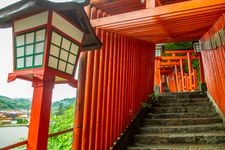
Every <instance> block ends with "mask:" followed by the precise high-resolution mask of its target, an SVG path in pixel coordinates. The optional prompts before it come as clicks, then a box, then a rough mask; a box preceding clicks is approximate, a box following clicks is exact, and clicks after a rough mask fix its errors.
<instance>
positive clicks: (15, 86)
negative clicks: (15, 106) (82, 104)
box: [0, 0, 76, 101]
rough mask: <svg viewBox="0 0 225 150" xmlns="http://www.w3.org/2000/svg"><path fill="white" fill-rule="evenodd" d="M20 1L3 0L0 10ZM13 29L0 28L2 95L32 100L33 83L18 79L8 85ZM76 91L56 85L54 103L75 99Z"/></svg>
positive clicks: (11, 67)
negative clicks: (65, 99)
mask: <svg viewBox="0 0 225 150" xmlns="http://www.w3.org/2000/svg"><path fill="white" fill-rule="evenodd" d="M15 1H18V0H9V1H7V0H1V1H0V8H1V7H4V6H6V5H8V4H10V3H13V2H15ZM12 51H13V50H12V29H11V28H6V29H1V28H0V95H4V96H8V97H11V98H14V97H24V98H32V95H33V87H32V84H31V82H28V81H23V80H20V79H17V80H15V81H13V82H11V83H7V77H8V73H10V72H12V71H13V60H12V58H13V55H12ZM75 95H76V89H74V88H72V87H70V86H69V85H67V84H65V85H56V86H55V88H54V90H53V101H56V100H60V99H63V98H67V97H75Z"/></svg>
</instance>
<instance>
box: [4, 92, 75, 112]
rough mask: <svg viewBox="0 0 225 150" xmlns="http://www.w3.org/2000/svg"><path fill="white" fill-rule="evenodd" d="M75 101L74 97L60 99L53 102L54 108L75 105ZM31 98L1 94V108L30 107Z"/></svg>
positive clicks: (17, 108)
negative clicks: (10, 96)
mask: <svg viewBox="0 0 225 150" xmlns="http://www.w3.org/2000/svg"><path fill="white" fill-rule="evenodd" d="M74 102H75V97H74V98H65V99H63V100H60V101H56V102H53V104H52V110H53V111H57V110H58V109H59V108H60V107H62V108H63V109H64V108H67V107H69V106H70V105H73V104H74ZM30 106H31V100H29V99H26V98H9V97H6V96H1V95H0V110H21V109H30Z"/></svg>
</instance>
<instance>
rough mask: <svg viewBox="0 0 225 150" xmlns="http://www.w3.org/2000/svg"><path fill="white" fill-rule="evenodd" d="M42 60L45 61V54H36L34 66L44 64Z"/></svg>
mask: <svg viewBox="0 0 225 150" xmlns="http://www.w3.org/2000/svg"><path fill="white" fill-rule="evenodd" d="M42 61H43V54H40V55H35V56H34V66H40V65H42Z"/></svg>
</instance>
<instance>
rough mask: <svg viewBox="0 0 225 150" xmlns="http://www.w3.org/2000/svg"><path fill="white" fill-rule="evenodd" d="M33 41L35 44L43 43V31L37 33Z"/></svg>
mask: <svg viewBox="0 0 225 150" xmlns="http://www.w3.org/2000/svg"><path fill="white" fill-rule="evenodd" d="M35 40H36V42H40V41H44V40H45V30H39V31H37V32H36V37H35Z"/></svg>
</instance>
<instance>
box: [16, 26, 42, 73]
mask: <svg viewBox="0 0 225 150" xmlns="http://www.w3.org/2000/svg"><path fill="white" fill-rule="evenodd" d="M15 39H16V42H15V49H16V53H15V59H16V61H15V63H16V64H15V66H16V68H15V69H26V68H36V67H41V66H42V65H43V56H44V46H45V29H38V30H36V31H31V32H28V33H23V34H21V35H16V36H15ZM22 60H23V63H22Z"/></svg>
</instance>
